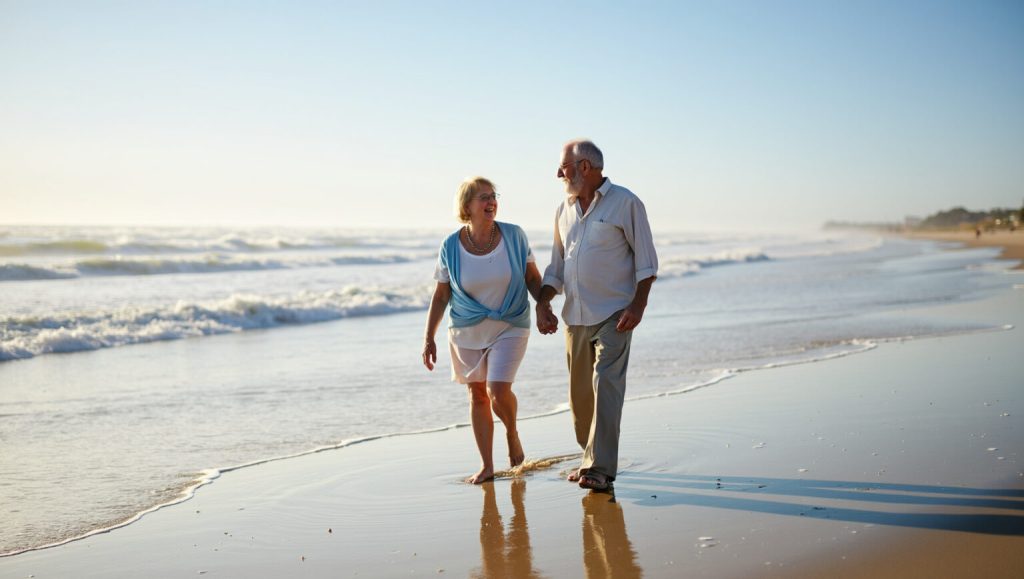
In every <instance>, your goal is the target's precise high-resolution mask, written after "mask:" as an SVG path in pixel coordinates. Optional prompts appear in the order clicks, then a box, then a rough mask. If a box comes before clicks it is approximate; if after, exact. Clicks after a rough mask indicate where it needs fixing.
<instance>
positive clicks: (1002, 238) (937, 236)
mask: <svg viewBox="0 0 1024 579" xmlns="http://www.w3.org/2000/svg"><path fill="white" fill-rule="evenodd" d="M903 236H904V237H907V238H909V239H928V240H931V241H953V242H957V243H962V244H964V246H965V247H970V248H975V247H999V248H1002V253H1000V254H999V259H1010V260H1015V261H1018V262H1019V263H1018V264H1017V265H1016V266H1014V267H1013V268H1011V269H1015V270H1024V231H1015V232H1013V233H1011V232H1009V231H1005V230H1000V231H995V232H991V233H982V234H981V237H976V236H975V234H974V232H973V231H911V232H907V233H905V234H903Z"/></svg>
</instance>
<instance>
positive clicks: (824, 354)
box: [0, 325, 1013, 561]
mask: <svg viewBox="0 0 1024 579" xmlns="http://www.w3.org/2000/svg"><path fill="white" fill-rule="evenodd" d="M1011 329H1013V326H1009V325H992V326H987V327H981V328H973V329H964V330H957V331H951V332H945V333H937V334H925V335H908V336H899V337H887V338H877V337H874V338H858V339H856V340H854V341H852V342H849V343H843V344H834V345H831V346H825V347H822V348H819V349H818V350H820V353H819V354H817V355H814V356H811V357H807V358H793V359H782V360H779V361H775V362H770V363H767V364H764V365H757V366H747V367H738V368H729V369H725V370H723V371H721V372H720V373H719V374H718V375H716V376H714V377H712V378H709V379H707V380H704V381H701V382H697V383H693V384H688V385H686V386H684V387H682V388H678V389H673V390H667V391H663V392H655V393H647V394H640V395H634V396H632V397H629V396H627V398H626V403H637V402H646V401H651V400H655V399H663V398H672V397H676V396H681V395H686V394H690V393H693V392H695V391H699V390H703V389H706V388H711V387H714V386H718V385H721V384H722V383H723V382H727V381H730V380H732V379H735V378H737V377H739V376H745V375H747V374H750V373H757V372H761V371H771V370H776V369H780V368H789V367H794V366H804V365H815V364H820V363H825V362H829V361H832V360H837V359H842V358H847V357H853V356H857V355H860V354H865V353H867V352H871V351H872V350H875V349H876V348H878V347H879V346H882V345H884V344H898V343H902V342H906V341H917V340H930V339H940V338H949V337H957V336H970V335H975V334H986V333H992V332H1004V331H1007V330H1011ZM840 345H842V346H848V347H849V349H845V350H842V351H838V352H831V351H829V350H831V349H832V348H834V347H836V346H840ZM853 346H856V347H853ZM569 411H570V410H569V408H568V406H567V403H564V404H559V405H558V406H557V407H555V408H553V409H550V410H547V411H543V412H540V413H537V414H531V415H528V416H520V417H519V419H518V421H519V423H520V424H521V423H524V422H528V421H533V420H542V419H545V418H550V417H554V416H558V415H562V414H567V413H569ZM495 424H496V428H498V429H500V426H501V425H500V422H498V421H495ZM470 426H471V424H470V423H469V422H468V421H467V422H457V423H452V424H447V425H441V426H429V427H425V428H422V429H418V430H409V431H399V432H386V433H380V434H369V435H363V436H357V437H354V438H351V439H345V440H342V441H340V442H338V443H335V444H327V445H324V446H318V447H315V448H310V449H306V450H301V451H297V452H293V453H289V454H285V455H280V456H271V457H265V458H259V459H255V460H252V461H248V462H244V463H240V464H236V465H231V466H226V467H216V468H204V469H201V470H200V471H198V475H197V478H195V479H194V480H192V481H190V482H189V483H188V484H187V485H186V486H185V487H184V488H183V490H182V492H181V494H180V495H178V496H176V497H174V498H172V499H170V500H167V501H165V502H161V503H158V504H154V505H152V506H149V507H147V508H145V509H143V510H141V511H138V512H136V513H133V514H131V515H128V516H126V517H125V518H124V519H122V520H119V521H116V522H112V523H110V524H107V525H104V526H101V527H97V528H95V529H91V530H89V531H87V532H84V533H82V534H81V535H76V536H72V537H67V538H64V539H60V540H58V541H55V542H52V543H47V544H43V545H39V546H34V547H27V548H22V549H18V550H14V551H10V552H6V553H0V561H2V560H3V559H4V558H10V557H16V556H18V555H22V554H26V553H31V552H35V551H43V550H50V549H55V548H59V547H63V546H65V545H68V544H71V543H75V542H78V541H82V540H85V539H89V538H91V537H93V536H96V535H101V534H106V533H110V532H114V531H117V530H119V529H122V528H125V527H129V526H131V525H134V524H136V523H138V522H139V521H141V520H142V519H143V518H145V517H147V516H149V515H151V514H153V513H156V512H158V511H161V510H163V509H167V508H170V507H175V506H179V505H182V504H183V503H187V502H189V501H191V500H192V499H193V498H194V497H195V495H196V493H197V492H199V491H200V489H202V488H203V487H206V486H208V485H212V484H213V483H215V482H217V480H218V479H220V478H221V477H222V476H223V475H225V474H228V473H234V472H236V471H242V470H248V469H251V468H253V467H260V466H263V465H265V464H269V463H275V462H281V461H290V460H294V459H301V458H303V457H306V456H310V455H315V454H319V453H324V452H330V451H341V450H344V449H346V448H348V447H352V446H355V445H361V444H366V443H373V442H378V441H386V440H388V439H394V438H401V437H414V436H420V435H430V434H436V433H440V432H446V431H460V430H465V429H468V428H469V427H470ZM549 458H550V457H546V458H543V459H540V460H541V461H544V460H548V459H549ZM502 472H506V473H507V472H508V471H502Z"/></svg>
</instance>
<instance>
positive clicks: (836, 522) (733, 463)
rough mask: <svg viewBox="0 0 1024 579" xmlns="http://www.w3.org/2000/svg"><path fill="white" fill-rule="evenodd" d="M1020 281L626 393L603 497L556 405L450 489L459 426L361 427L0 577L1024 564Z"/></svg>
mask: <svg viewBox="0 0 1024 579" xmlns="http://www.w3.org/2000/svg"><path fill="white" fill-rule="evenodd" d="M1010 277H1011V278H1012V277H1014V276H1010ZM1012 288H1013V286H1012V280H1010V279H1008V282H1007V288H1006V290H1005V291H1002V292H1000V293H999V294H998V295H996V296H995V297H992V298H989V299H986V300H983V301H978V302H972V303H966V304H958V305H950V306H942V307H940V308H936V309H935V310H934V311H932V312H930V313H931V314H934V315H937V316H943V317H947V318H950V319H954V318H969V319H973V320H981V321H985V322H988V323H990V324H992V325H993V326H997V327H1001V328H1002V329H997V330H992V331H986V332H979V333H974V334H968V335H952V336H947V337H939V338H930V339H922V340H910V341H894V342H887V343H881V344H879V346H878V347H877V348H875V349H873V350H870V351H867V352H865V353H860V354H854V355H849V356H843V357H838V358H835V359H832V360H827V361H824V362H818V363H811V364H798V365H791V366H784V367H778V368H771V369H763V370H756V371H750V372H744V373H742V374H740V375H738V376H736V377H734V378H731V379H728V380H725V381H724V382H722V383H719V384H717V385H715V386H714V387H710V388H702V389H698V390H694V391H691V392H688V393H684V394H677V395H669V396H658V397H652V398H648V399H644V400H635V401H631V402H628V403H627V405H626V409H625V413H624V420H623V425H622V431H623V437H622V452H621V456H622V464H621V473H620V476H619V479H618V481H617V483H616V489H615V493H614V494H592V493H588V492H586V491H583V490H581V489H579V488H577V487H576V486H574V485H572V484H569V483H567V482H565V481H564V480H563V476H564V472H565V471H566V470H567V469H568V468H569V467H570V466H571V465H572V464H573V461H574V460H575V458H576V457H575V455H576V453H577V449H576V448H574V445H573V442H572V440H571V427H570V422H569V416H568V415H567V414H564V413H563V414H556V415H552V416H546V417H541V418H537V419H532V420H526V421H523V422H522V423H521V426H520V428H521V434H522V438H523V441H524V444H525V447H526V450H527V455H528V459H529V460H530V461H538V460H539V459H547V461H541V466H540V467H537V468H531V469H527V471H526V472H523V473H521V474H520V476H517V477H503V478H499V479H498V480H496V481H494V482H492V483H486V484H484V485H481V486H478V487H473V486H469V485H467V484H464V483H462V482H461V479H462V477H463V476H465V475H466V474H467V473H468V472H470V470H471V469H472V467H473V466H474V464H475V456H476V455H475V450H474V448H473V442H472V437H471V434H470V432H469V431H468V430H467V429H465V428H458V429H451V430H447V431H441V432H435V433H429V434H421V435H412V436H397V437H392V438H385V439H379V440H373V441H369V442H366V443H362V444H357V445H354V446H350V447H347V448H343V449H339V450H334V451H326V452H320V453H317V454H312V455H307V456H303V457H299V458H292V459H286V460H280V461H276V462H270V463H266V464H263V465H259V466H256V467H251V468H246V469H241V470H238V471H233V472H228V473H225V474H224V475H222V476H221V477H220V478H218V479H217V480H215V481H214V482H213V484H210V485H207V486H205V487H202V488H200V489H199V490H198V491H197V493H196V495H195V496H194V498H192V499H191V500H189V501H186V502H184V503H181V504H178V505H175V506H172V507H168V508H164V509H161V510H159V511H156V512H154V513H151V514H149V515H146V516H145V517H143V518H142V519H141V520H140V521H138V522H136V523H134V524H131V525H129V526H127V527H123V528H120V529H116V530H114V531H112V532H109V533H104V534H99V535H95V536H92V537H89V538H86V539H83V540H79V541H75V542H72V543H69V544H67V545H64V546H60V547H56V548H50V549H44V550H39V551H33V552H28V553H24V554H21V555H17V556H13V557H8V558H4V559H2V560H0V576H2V577H12V578H14V577H21V578H24V577H36V578H46V577H71V576H74V577H141V576H147V577H171V576H200V575H201V576H210V577H214V576H218V577H283V576H288V577H325V576H345V577H348V576H361V577H398V576H410V575H412V576H424V575H429V576H451V577H464V576H480V577H534V576H536V577H540V576H551V577H583V576H587V577H612V576H614V577H640V576H647V577H679V576H687V577H692V576H700V577H804V576H805V577H869V576H870V577H965V576H984V577H1019V576H1020V573H1021V571H1022V570H1024V472H1022V471H1024V468H1022V466H1021V460H1022V450H1024V430H1022V428H1021V422H1020V419H1019V417H1020V416H1022V415H1024V397H1022V396H1021V393H1020V383H1021V379H1020V376H1021V375H1022V374H1024V362H1022V359H1021V357H1020V352H1021V344H1022V343H1024V340H1022V339H1021V333H1020V332H1021V329H1020V328H1021V325H1022V324H1024V292H1021V291H1020V290H1019V289H1012ZM499 454H500V453H499ZM565 456H568V457H569V458H567V459H565V460H562V461H559V457H565ZM544 462H551V463H552V464H550V465H549V466H544V465H543V463H544Z"/></svg>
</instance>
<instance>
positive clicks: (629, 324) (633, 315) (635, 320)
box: [615, 302, 647, 332]
mask: <svg viewBox="0 0 1024 579" xmlns="http://www.w3.org/2000/svg"><path fill="white" fill-rule="evenodd" d="M646 308H647V304H642V305H641V304H638V303H636V302H632V303H630V304H629V305H628V306H626V309H624V310H622V315H621V316H619V323H618V324H615V329H616V330H618V331H620V332H628V331H629V330H632V329H633V328H635V327H637V326H639V325H640V320H642V319H643V318H644V310H645V309H646Z"/></svg>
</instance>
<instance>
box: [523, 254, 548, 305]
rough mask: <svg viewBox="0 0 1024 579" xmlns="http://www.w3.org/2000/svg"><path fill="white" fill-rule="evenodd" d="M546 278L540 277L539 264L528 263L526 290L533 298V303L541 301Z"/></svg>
mask: <svg viewBox="0 0 1024 579" xmlns="http://www.w3.org/2000/svg"><path fill="white" fill-rule="evenodd" d="M543 281H544V278H543V277H541V275H540V270H539V269H537V264H536V263H534V262H532V261H531V262H528V263H527V264H526V289H527V291H529V292H530V295H531V296H533V301H540V287H541V283H542V282H543Z"/></svg>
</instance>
